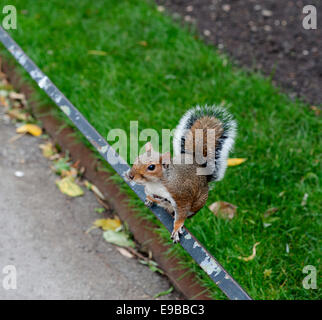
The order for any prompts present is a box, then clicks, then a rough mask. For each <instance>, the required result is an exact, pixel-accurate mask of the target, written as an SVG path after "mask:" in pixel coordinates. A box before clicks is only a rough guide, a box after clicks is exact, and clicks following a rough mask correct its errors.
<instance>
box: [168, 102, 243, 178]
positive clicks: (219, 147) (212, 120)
mask: <svg viewBox="0 0 322 320" xmlns="http://www.w3.org/2000/svg"><path fill="white" fill-rule="evenodd" d="M198 129H201V130H202V131H201V130H198ZM207 129H214V130H210V131H209V132H208V134H207ZM236 129H237V124H236V121H235V120H233V118H232V116H231V115H230V114H229V113H228V112H227V111H226V110H225V109H224V108H221V107H216V106H204V107H200V106H197V107H195V108H193V109H190V110H189V111H187V112H186V114H185V115H184V116H183V117H182V118H181V120H180V122H179V124H178V126H177V128H176V129H175V133H174V139H173V149H174V154H175V156H178V155H180V154H184V153H190V154H194V155H195V154H196V146H202V152H203V156H204V157H205V159H206V163H203V165H206V166H207V168H208V169H209V171H208V172H209V175H208V181H219V180H221V179H222V178H223V177H224V174H225V171H226V167H227V159H228V154H229V151H230V150H231V149H232V147H233V145H234V140H235V136H236ZM198 131H199V133H198ZM200 132H201V134H200ZM207 138H208V139H209V141H208V143H207ZM199 140H200V142H199Z"/></svg>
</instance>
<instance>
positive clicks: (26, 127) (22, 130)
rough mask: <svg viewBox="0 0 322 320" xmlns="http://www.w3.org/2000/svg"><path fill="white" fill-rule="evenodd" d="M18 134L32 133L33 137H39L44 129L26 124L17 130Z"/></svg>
mask: <svg viewBox="0 0 322 320" xmlns="http://www.w3.org/2000/svg"><path fill="white" fill-rule="evenodd" d="M16 132H17V133H30V134H31V135H33V136H35V137H38V136H40V135H41V134H42V129H41V128H40V127H39V126H36V125H35V124H24V125H22V126H21V127H19V128H17V129H16Z"/></svg>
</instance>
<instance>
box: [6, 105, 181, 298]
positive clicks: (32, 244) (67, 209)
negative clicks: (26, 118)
mask: <svg viewBox="0 0 322 320" xmlns="http://www.w3.org/2000/svg"><path fill="white" fill-rule="evenodd" d="M13 136H15V127H14V125H13V124H11V123H6V121H4V119H3V108H2V107H1V106H0V299H151V298H152V297H153V296H154V295H155V294H157V293H159V292H161V291H164V290H167V289H169V287H170V286H171V285H170V284H169V282H168V280H167V279H166V278H165V277H162V276H159V275H158V274H156V273H153V272H152V271H151V270H150V269H149V268H147V267H146V266H144V265H141V264H140V263H139V262H138V261H137V260H136V259H129V258H125V257H124V256H122V255H121V254H120V253H119V252H118V251H117V250H116V248H115V247H114V246H113V245H110V244H108V243H107V242H105V241H104V239H103V238H102V235H101V233H102V232H101V231H100V230H93V231H92V232H91V233H90V234H86V233H85V231H86V230H87V229H88V228H89V227H90V226H91V224H92V222H93V221H94V220H95V219H97V218H100V217H101V215H99V214H98V213H95V211H94V208H96V207H100V205H99V204H98V203H97V201H96V198H95V196H94V195H93V194H92V193H91V192H89V191H86V193H85V195H84V196H83V197H79V198H69V197H67V196H65V195H63V194H62V193H60V191H59V190H58V189H57V187H56V185H55V180H56V179H57V176H56V175H55V174H54V173H53V172H52V171H51V170H50V168H49V165H50V164H49V161H48V160H47V159H45V158H44V157H43V156H42V154H41V151H40V149H39V147H38V145H39V144H40V143H42V141H41V140H40V139H39V138H35V137H31V136H27V135H25V136H23V137H22V138H20V139H18V140H16V141H15V142H12V143H10V142H9V139H10V138H12V137H13ZM16 171H22V172H24V176H23V177H16V176H15V172H16ZM7 265H14V266H15V267H16V270H17V289H16V290H5V289H3V280H4V279H5V277H6V275H5V274H4V273H3V268H4V267H5V266H7ZM176 297H178V294H177V293H172V294H170V295H168V296H166V297H163V299H175V298H176Z"/></svg>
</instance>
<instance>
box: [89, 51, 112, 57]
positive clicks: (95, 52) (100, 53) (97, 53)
mask: <svg viewBox="0 0 322 320" xmlns="http://www.w3.org/2000/svg"><path fill="white" fill-rule="evenodd" d="M88 54H92V55H95V56H106V55H107V52H105V51H102V50H88Z"/></svg>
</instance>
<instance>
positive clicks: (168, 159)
mask: <svg viewBox="0 0 322 320" xmlns="http://www.w3.org/2000/svg"><path fill="white" fill-rule="evenodd" d="M161 163H162V165H163V166H166V167H168V166H169V164H170V163H171V153H170V152H166V153H164V154H162V155H161Z"/></svg>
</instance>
